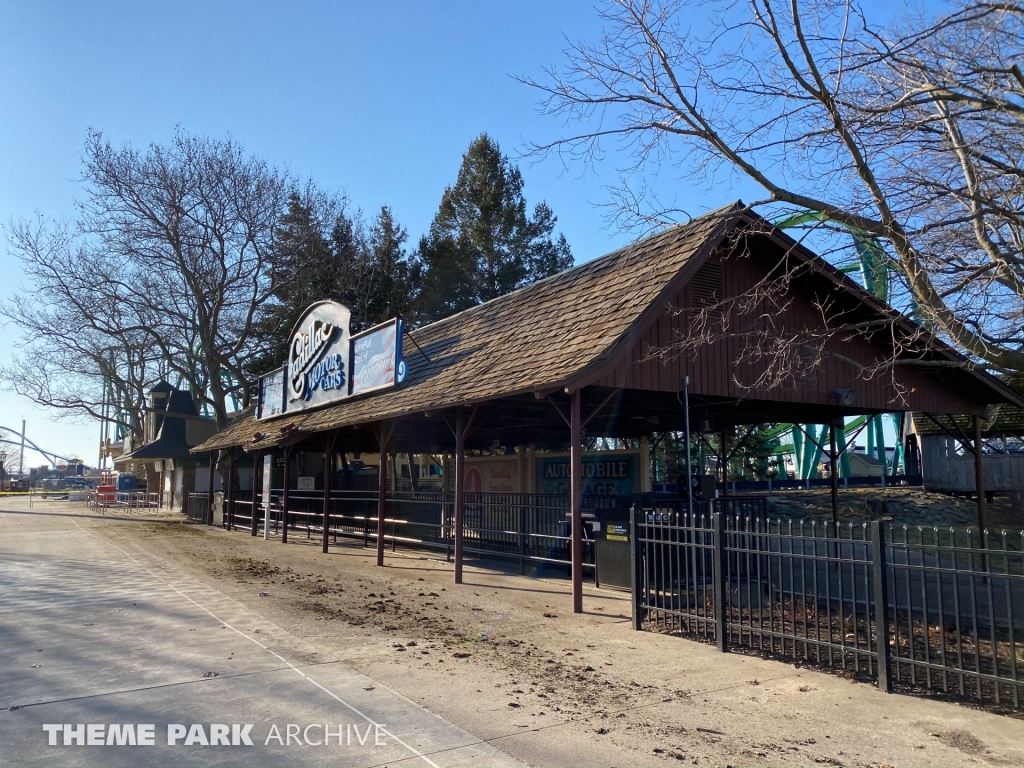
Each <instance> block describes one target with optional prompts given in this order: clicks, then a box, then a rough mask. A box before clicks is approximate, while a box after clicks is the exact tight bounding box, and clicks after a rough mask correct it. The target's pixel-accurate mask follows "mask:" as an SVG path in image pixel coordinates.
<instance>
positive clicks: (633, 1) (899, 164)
mask: <svg viewBox="0 0 1024 768" xmlns="http://www.w3.org/2000/svg"><path fill="white" fill-rule="evenodd" d="M601 15H602V19H603V21H604V23H605V31H604V34H603V37H602V38H601V39H600V41H598V42H596V43H594V44H582V43H580V44H577V43H570V46H569V48H568V49H567V50H566V60H565V64H564V66H563V67H561V68H552V69H550V70H548V72H547V77H546V78H545V79H544V80H543V81H542V82H541V81H537V80H533V79H530V78H522V81H523V82H525V83H527V84H529V85H531V86H533V87H535V88H538V89H540V90H542V91H543V92H544V100H543V102H542V105H543V110H544V111H546V112H547V113H548V114H552V115H559V116H562V117H563V118H565V119H566V125H567V127H568V132H567V134H566V135H564V136H562V137H560V138H558V139H556V140H554V141H550V142H545V143H538V144H535V145H533V146H532V147H531V149H532V151H533V152H535V153H538V154H541V155H544V154H550V153H555V154H558V155H560V156H561V157H562V158H563V160H564V161H565V162H567V163H568V162H583V163H587V164H593V163H596V162H597V161H598V160H599V159H600V158H601V157H602V156H603V155H602V153H603V151H604V150H605V149H606V148H607V147H608V146H609V145H611V146H615V147H616V148H618V149H620V150H625V153H626V156H627V157H629V158H630V159H629V162H628V164H627V165H626V167H624V168H621V169H620V171H621V175H622V177H623V179H625V181H624V182H623V183H622V184H621V185H619V186H618V187H617V188H616V190H615V194H614V206H615V215H616V216H618V217H620V219H621V220H622V221H624V222H625V223H626V224H627V225H636V224H637V223H638V222H639V223H641V224H646V225H647V226H654V227H657V226H661V225H664V224H667V223H670V222H671V221H673V220H677V219H678V218H679V217H680V214H683V215H685V212H684V211H680V210H679V209H678V208H677V207H676V206H674V205H672V204H671V203H664V202H662V201H661V199H660V195H659V194H658V185H659V184H663V183H665V180H666V178H667V179H668V180H669V183H672V184H677V183H678V182H679V181H680V180H686V181H687V182H689V183H700V184H704V185H707V186H709V187H715V186H717V185H719V184H720V183H722V182H724V181H728V180H729V179H736V178H740V179H746V180H747V182H748V183H749V182H753V183H754V184H755V185H757V187H759V188H760V189H762V190H764V192H765V196H764V198H763V199H760V200H757V201H755V202H754V203H751V207H753V208H756V209H759V210H761V212H763V213H765V214H766V215H767V217H768V218H770V219H773V220H778V219H779V218H787V217H790V216H791V215H792V214H796V213H806V212H811V213H813V214H816V215H815V216H812V217H807V218H806V219H805V226H806V227H807V229H808V230H810V231H809V232H807V233H805V234H804V237H809V238H810V239H811V241H812V242H813V243H814V245H815V246H816V247H818V248H819V250H823V251H824V252H825V253H826V254H827V255H828V257H829V258H830V259H832V260H833V261H834V262H836V263H837V264H842V263H843V261H844V259H845V260H849V259H851V258H852V257H853V250H854V247H860V248H863V244H864V242H865V241H866V240H872V239H874V240H877V241H878V242H879V243H880V244H881V248H880V249H879V250H880V253H882V255H883V261H884V262H885V263H883V264H881V265H878V268H879V269H882V270H886V271H892V274H893V276H894V279H893V284H892V290H891V291H890V293H889V295H888V296H887V297H886V298H888V299H889V301H890V302H892V303H893V304H894V305H895V306H897V307H899V308H900V309H901V310H902V311H903V312H904V313H906V314H914V315H915V316H916V317H917V318H918V319H919V321H920V323H921V324H922V325H923V326H925V327H927V328H929V329H931V330H934V331H936V332H938V333H939V335H940V336H942V337H944V338H946V339H947V340H949V341H951V342H952V343H953V344H954V345H955V346H956V347H958V348H959V349H961V350H963V351H965V352H966V354H967V358H966V359H965V361H964V363H963V364H964V365H967V366H972V365H977V366H982V367H985V368H989V369H991V370H996V371H1005V372H1014V371H1018V372H1019V371H1021V370H1024V351H1022V342H1024V328H1022V321H1024V181H1022V180H1024V76H1022V73H1021V69H1020V66H1019V64H1018V63H1017V62H1019V61H1020V60H1021V58H1022V54H1024V6H1022V5H1020V4H1019V3H1014V2H1010V3H1003V2H967V3H963V4H961V5H959V6H958V7H956V8H955V9H954V10H952V11H951V12H949V13H946V14H945V15H937V16H934V15H927V14H924V13H914V14H907V15H906V16H904V17H903V18H901V19H899V20H897V21H896V22H892V23H888V24H885V25H879V24H873V23H872V22H871V20H870V19H868V18H867V17H866V15H865V14H864V12H863V11H862V10H861V9H860V7H859V6H857V5H855V4H853V3H851V2H840V1H839V0H808V1H807V2H804V3H797V2H796V0H790V2H788V3H783V4H778V5H776V4H775V3H773V2H771V1H770V0H748V1H747V2H744V3H735V2H685V1H684V0H667V1H666V2H658V1H657V0H621V1H620V2H615V3H613V4H611V5H610V6H609V7H608V8H607V9H606V10H605V11H604V12H602V14H601ZM703 20H706V22H705V21H703ZM637 179H639V180H640V181H639V184H638V183H637V182H636V180H637ZM851 233H852V234H853V235H854V236H855V239H856V243H855V246H851V245H849V243H850V242H851V240H850V235H851ZM844 248H846V249H847V250H846V252H845V253H843V252H842V249H844ZM791 277H792V276H791V275H783V274H775V275H772V276H771V277H770V278H769V279H768V280H766V281H765V282H764V283H763V284H762V285H760V286H759V287H758V289H757V291H756V292H755V293H752V294H751V295H748V296H746V297H739V298H736V299H735V302H736V303H737V306H735V307H732V308H730V309H734V310H736V312H735V313H734V315H735V314H737V313H738V314H739V315H742V314H743V312H744V311H746V312H748V313H753V315H752V316H753V317H755V318H760V319H763V318H764V317H765V315H764V314H763V312H764V311H765V307H764V306H763V303H759V302H763V300H764V299H765V298H766V297H769V296H770V295H771V294H770V291H771V290H778V289H780V288H781V289H783V291H784V289H785V288H786V287H787V286H788V280H789V279H791ZM780 281H781V282H780ZM755 294H756V295H755ZM784 295H785V292H783V293H781V294H775V296H784ZM744 302H746V306H745V307H741V306H739V304H743V303H744ZM819 308H820V310H821V312H822V313H823V315H824V316H825V319H826V320H827V322H828V324H829V327H830V328H831V329H833V331H834V332H835V333H838V334H840V335H841V334H844V333H845V334H864V335H872V334H874V335H876V336H877V335H878V334H880V333H884V334H887V335H891V336H893V338H894V339H895V341H894V345H893V349H894V352H893V355H892V356H891V358H890V360H889V361H888V363H887V364H894V363H897V362H917V363H922V362H926V361H927V362H928V364H938V363H936V362H935V361H934V360H929V356H928V355H927V354H926V353H925V351H924V350H922V349H921V347H920V344H921V334H920V333H916V334H915V332H914V330H913V329H912V328H911V327H910V326H908V325H907V324H906V323H905V322H903V318H900V317H898V316H896V315H894V316H892V317H889V318H887V319H885V320H884V321H882V322H879V321H878V320H872V321H871V322H870V323H868V324H867V325H863V324H862V323H861V321H859V320H854V319H852V318H850V317H847V316H844V315H843V313H842V312H840V311H839V310H838V308H836V307H834V306H830V305H828V304H827V303H822V304H820V305H819ZM721 310H722V308H714V313H713V314H709V313H708V312H704V313H703V314H704V317H703V319H701V318H699V317H698V318H696V320H695V322H697V324H698V326H700V325H703V326H704V328H703V330H704V332H705V333H710V334H712V335H714V334H716V333H717V334H728V333H733V334H736V333H739V334H740V335H744V336H746V337H747V338H748V340H749V341H750V344H749V345H748V347H749V349H750V352H749V354H750V355H763V354H765V349H764V346H763V344H764V342H765V341H766V340H767V339H768V338H771V345H770V346H771V347H772V348H774V349H781V350H783V351H784V353H785V354H788V355H789V359H788V360H787V359H781V360H780V361H779V366H780V368H779V370H777V371H776V373H777V374H778V373H780V371H782V370H783V369H787V368H788V367H789V366H792V365H794V364H796V363H797V362H800V361H803V363H807V362H808V361H814V360H815V359H818V360H819V361H820V357H819V356H820V355H822V354H827V353H828V354H838V353H837V352H835V344H834V341H835V338H836V337H835V336H832V337H830V338H831V342H829V340H828V339H825V338H824V337H822V336H819V337H816V338H806V337H805V336H804V335H803V333H804V332H803V331H797V332H792V331H789V330H787V331H779V332H778V333H781V334H782V335H783V336H785V335H786V334H789V337H788V338H786V339H783V340H784V341H787V342H788V343H785V344H779V337H778V335H776V336H773V333H776V331H774V330H773V329H771V328H770V327H766V326H765V324H764V323H763V322H761V321H760V320H759V321H758V323H759V324H758V323H753V322H751V323H747V324H743V323H739V324H737V323H735V322H734V323H733V325H732V328H731V329H728V328H726V327H725V326H724V325H723V324H722V323H718V324H717V325H716V324H714V323H712V324H711V325H710V326H708V320H709V318H713V317H726V318H728V317H729V316H730V315H729V313H727V312H722V311H721ZM698 330H700V329H698ZM897 330H898V331H899V332H898V333H897ZM759 335H760V338H759ZM897 337H898V338H897ZM759 347H760V348H759ZM829 350H831V352H830V351H829ZM785 354H784V355H783V357H785ZM945 364H948V363H945ZM783 378H784V377H783Z"/></svg>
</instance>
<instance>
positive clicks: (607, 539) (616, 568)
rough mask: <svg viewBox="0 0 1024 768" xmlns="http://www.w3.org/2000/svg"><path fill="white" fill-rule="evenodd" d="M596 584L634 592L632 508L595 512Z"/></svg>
mask: <svg viewBox="0 0 1024 768" xmlns="http://www.w3.org/2000/svg"><path fill="white" fill-rule="evenodd" d="M593 526H594V584H595V585H596V586H598V587H618V588H621V589H632V587H633V572H632V566H631V565H630V554H631V553H630V547H631V546H632V543H631V541H630V537H629V508H628V507H626V508H623V507H610V508H608V509H595V510H594V523H593Z"/></svg>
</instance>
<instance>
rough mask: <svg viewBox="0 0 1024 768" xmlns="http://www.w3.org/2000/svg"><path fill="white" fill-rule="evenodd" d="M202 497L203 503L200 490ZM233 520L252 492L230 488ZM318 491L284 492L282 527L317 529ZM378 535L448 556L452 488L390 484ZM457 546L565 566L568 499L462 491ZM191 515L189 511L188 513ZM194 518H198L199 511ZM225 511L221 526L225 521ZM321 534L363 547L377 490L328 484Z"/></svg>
mask: <svg viewBox="0 0 1024 768" xmlns="http://www.w3.org/2000/svg"><path fill="white" fill-rule="evenodd" d="M282 495H283V494H282V491H281V490H280V489H275V490H274V491H272V493H271V503H270V515H271V530H272V532H273V533H274V534H277V533H278V531H279V526H280V523H281V520H282V517H283V510H282V508H281V503H282ZM193 496H196V497H201V498H202V499H203V501H201V502H198V504H200V505H201V504H205V499H206V494H191V495H190V497H189V499H190V506H191V501H192V497H193ZM602 501H603V500H601V499H589V498H588V499H584V513H585V514H586V515H589V510H591V509H593V508H595V507H597V506H599V505H601V503H602ZM233 503H234V505H235V507H234V508H235V512H234V517H235V525H234V528H235V529H236V530H237V529H247V530H251V525H252V514H253V509H254V505H253V502H252V496H251V494H250V495H249V496H248V498H245V499H240V498H239V494H238V493H237V492H236V494H235V499H234V501H233ZM262 506H263V505H262V503H259V494H257V504H256V505H255V509H256V512H255V514H256V515H257V529H258V530H260V531H262V530H263V514H264V512H263V510H262ZM323 506H324V496H323V492H322V491H290V492H289V497H288V530H289V536H290V535H292V532H303V531H304V532H305V533H306V538H312V537H313V536H314V535H322V533H323ZM385 509H386V511H385V516H384V541H385V543H386V544H387V545H388V546H390V547H391V549H392V550H396V549H398V548H399V547H408V548H418V549H427V550H432V551H440V552H444V553H445V555H446V557H449V558H450V557H451V555H452V552H453V550H454V546H455V520H454V515H455V495H454V494H453V493H450V492H437V491H418V492H416V491H397V492H395V491H392V492H389V493H388V494H387V496H386V507H385ZM464 509H465V512H464V524H463V541H464V548H465V549H464V551H465V552H466V553H467V554H470V555H476V556H479V557H492V558H493V557H498V558H502V559H505V560H511V561H518V563H519V566H520V571H521V572H525V570H526V567H527V564H528V563H534V564H538V565H540V564H552V565H565V566H567V565H569V563H570V542H571V537H570V520H569V499H568V497H564V496H545V495H537V494H491V493H480V494H473V493H467V494H466V500H465V508H464ZM190 517H192V515H191V514H190ZM195 519H200V520H202V519H204V518H203V517H202V516H201V515H200V516H199V517H198V518H195ZM230 524H231V523H230V520H229V516H228V514H227V511H226V512H225V526H226V527H228V526H230ZM584 535H585V541H584V567H585V568H587V569H593V562H594V559H593V549H592V544H593V542H592V541H591V534H590V530H589V526H585V531H584ZM328 536H329V537H330V538H331V539H332V540H333V541H337V540H338V538H344V539H355V540H360V541H362V543H363V544H364V545H365V546H369V545H370V544H371V543H374V544H375V543H376V540H377V492H376V491H331V498H330V507H329V524H328Z"/></svg>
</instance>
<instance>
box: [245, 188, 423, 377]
mask: <svg viewBox="0 0 1024 768" xmlns="http://www.w3.org/2000/svg"><path fill="white" fill-rule="evenodd" d="M407 238H408V235H407V234H406V231H405V229H404V228H402V226H401V225H399V224H398V222H396V221H395V219H394V216H393V214H392V213H391V209H390V208H388V207H387V206H384V207H382V208H381V210H380V212H379V213H378V215H377V217H376V218H375V219H374V220H373V222H372V223H371V224H370V226H369V228H367V227H366V226H365V225H364V223H363V221H362V218H361V216H360V215H359V214H358V213H355V214H349V212H348V210H347V208H346V204H345V200H344V199H343V198H335V197H331V196H329V195H324V194H322V193H317V192H315V191H314V192H307V193H306V194H303V195H299V194H298V193H294V194H293V195H292V196H291V198H290V199H289V203H288V210H287V211H286V213H285V214H284V215H283V216H282V217H281V221H280V224H279V226H278V228H277V232H276V241H275V253H274V272H273V275H274V281H275V288H274V291H273V294H272V300H271V301H269V302H268V303H267V304H266V305H264V307H263V308H262V315H261V320H260V329H261V333H262V337H263V344H262V346H263V350H264V351H263V354H261V355H259V356H258V357H257V358H256V359H254V360H253V362H252V364H251V366H250V368H251V371H252V373H253V374H254V375H259V374H261V373H265V372H267V371H270V370H272V369H274V368H276V367H278V366H279V365H281V364H282V363H283V362H284V360H285V358H286V356H287V353H288V343H289V336H290V334H291V332H292V329H293V328H294V327H295V323H296V322H298V319H299V317H300V316H301V315H302V313H303V312H305V311H306V308H307V307H309V305H310V304H313V303H314V302H317V301H321V300H324V299H328V300H332V301H338V302H341V303H342V304H344V305H345V306H347V307H348V308H349V309H351V310H352V322H351V330H352V332H353V333H357V332H359V331H361V330H364V329H366V328H369V327H371V326H373V325H377V324H378V323H382V322H384V321H385V320H388V319H390V318H392V317H406V316H408V315H409V314H410V313H411V311H412V310H411V308H412V303H413V298H414V293H413V285H414V284H415V282H416V280H417V279H418V272H417V270H416V265H415V264H414V263H413V262H412V260H411V259H410V257H409V255H408V253H407V252H406V250H405V248H404V244H405V241H406V239H407Z"/></svg>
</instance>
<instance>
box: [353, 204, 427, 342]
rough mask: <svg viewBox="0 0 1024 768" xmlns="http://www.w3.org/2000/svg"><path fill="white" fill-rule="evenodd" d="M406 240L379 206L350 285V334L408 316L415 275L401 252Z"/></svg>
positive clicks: (398, 227) (402, 230)
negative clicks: (391, 319) (395, 318)
mask: <svg viewBox="0 0 1024 768" xmlns="http://www.w3.org/2000/svg"><path fill="white" fill-rule="evenodd" d="M408 237H409V235H408V233H407V232H406V231H405V229H404V228H403V227H402V226H401V225H400V224H398V222H396V221H395V218H394V215H393V214H392V212H391V209H390V208H388V207H387V206H386V205H385V206H381V209H380V212H379V213H378V214H377V217H376V218H375V219H374V220H373V222H372V223H371V224H370V227H369V230H368V231H367V233H366V238H365V242H364V244H363V247H362V253H361V256H360V258H359V260H358V264H357V275H356V276H355V280H353V282H352V285H351V288H352V290H351V294H352V295H351V301H350V306H351V308H352V313H353V314H352V330H353V331H354V332H355V331H360V330H365V329H366V328H369V327H371V326H374V325H377V324H378V323H382V322H384V321H385V320H389V319H390V318H392V317H408V316H409V315H410V314H411V312H412V305H413V299H414V289H413V286H414V285H415V283H416V282H417V279H418V276H419V272H418V269H417V265H416V264H415V263H413V261H412V260H411V259H410V257H409V254H408V253H407V252H406V250H405V242H406V240H407V239H408Z"/></svg>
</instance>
